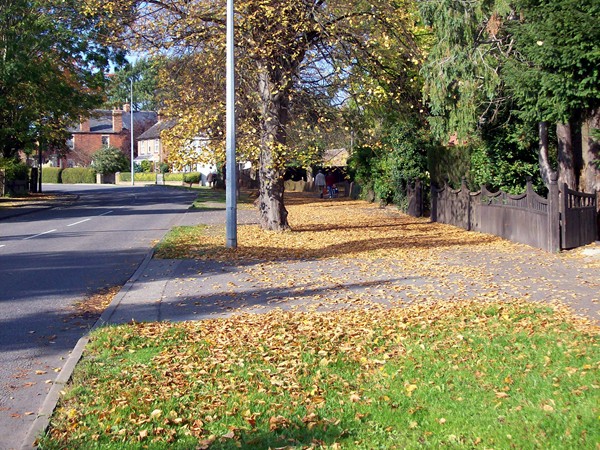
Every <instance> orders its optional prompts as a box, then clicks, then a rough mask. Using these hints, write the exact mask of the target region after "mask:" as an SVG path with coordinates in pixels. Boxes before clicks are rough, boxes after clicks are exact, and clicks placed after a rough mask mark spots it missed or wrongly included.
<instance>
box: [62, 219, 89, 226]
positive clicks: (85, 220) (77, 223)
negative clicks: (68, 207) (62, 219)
mask: <svg viewBox="0 0 600 450" xmlns="http://www.w3.org/2000/svg"><path fill="white" fill-rule="evenodd" d="M88 220H92V219H83V220H80V221H79V222H75V223H71V224H69V225H67V226H68V227H72V226H74V225H79V224H80V223H83V222H87V221H88Z"/></svg>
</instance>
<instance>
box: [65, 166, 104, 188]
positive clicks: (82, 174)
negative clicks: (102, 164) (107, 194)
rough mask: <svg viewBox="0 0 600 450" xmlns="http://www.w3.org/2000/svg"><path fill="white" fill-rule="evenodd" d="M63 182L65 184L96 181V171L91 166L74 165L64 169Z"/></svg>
mask: <svg viewBox="0 0 600 450" xmlns="http://www.w3.org/2000/svg"><path fill="white" fill-rule="evenodd" d="M62 182H63V183H64V184H78V183H87V184H93V183H96V172H95V171H94V169H92V168H89V167H73V168H71V169H64V170H63V171H62Z"/></svg>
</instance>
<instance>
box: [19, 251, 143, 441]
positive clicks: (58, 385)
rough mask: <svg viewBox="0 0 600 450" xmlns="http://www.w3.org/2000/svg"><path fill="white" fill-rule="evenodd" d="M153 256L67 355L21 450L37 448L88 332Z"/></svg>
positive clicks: (106, 315) (106, 320) (114, 305)
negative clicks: (37, 443) (37, 441)
mask: <svg viewBox="0 0 600 450" xmlns="http://www.w3.org/2000/svg"><path fill="white" fill-rule="evenodd" d="M153 256H154V249H150V251H149V252H148V253H147V254H146V257H145V258H144V260H143V261H142V262H141V263H140V265H139V266H138V268H137V269H136V271H135V272H134V273H133V275H132V276H131V277H130V278H129V280H127V282H126V283H125V284H124V285H123V287H122V288H121V289H120V290H119V292H118V293H117V295H115V296H114V297H113V299H112V301H111V302H110V305H108V307H107V308H106V309H105V310H104V312H103V313H102V315H101V316H100V318H99V319H98V320H97V321H96V323H94V325H93V326H92V328H91V329H90V330H89V331H88V332H87V333H86V334H85V335H84V336H82V337H81V338H80V339H79V340H78V341H77V344H76V345H75V347H74V348H73V351H71V353H70V354H69V358H68V359H67V362H66V363H65V365H64V366H63V367H62V369H61V371H60V373H59V374H58V376H57V377H56V380H55V381H54V383H53V384H52V387H51V388H50V391H49V392H48V394H47V395H46V398H45V400H44V403H43V404H42V407H41V408H40V410H39V411H38V413H37V416H36V418H35V420H34V421H33V423H32V424H31V426H30V427H29V430H28V431H27V434H26V435H25V439H24V440H23V443H22V444H21V450H31V449H35V448H37V446H36V444H35V442H36V440H37V439H38V438H39V437H40V436H41V435H42V433H43V432H44V431H46V429H47V428H48V425H49V424H50V417H51V416H52V413H53V411H54V409H55V408H56V405H57V403H58V399H59V398H60V395H61V392H62V390H63V389H64V387H65V386H66V384H67V383H68V382H69V380H70V379H71V376H72V375H73V370H74V369H75V366H76V365H77V363H78V362H79V360H80V359H81V357H82V355H83V352H84V350H85V346H86V345H87V343H88V342H89V340H90V338H89V334H90V332H92V331H93V330H95V329H96V328H99V327H101V326H104V325H106V324H107V323H109V321H110V318H111V317H112V315H113V314H114V312H115V311H116V309H117V307H118V306H119V304H120V303H121V301H122V300H123V298H125V296H126V295H127V293H128V292H129V290H131V288H132V287H133V285H134V283H135V282H136V281H137V280H138V279H139V278H140V276H141V275H142V273H143V272H144V271H145V270H146V267H147V266H148V264H149V263H150V261H151V260H152V257H153Z"/></svg>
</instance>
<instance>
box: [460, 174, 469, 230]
mask: <svg viewBox="0 0 600 450" xmlns="http://www.w3.org/2000/svg"><path fill="white" fill-rule="evenodd" d="M460 195H461V196H462V198H463V199H464V202H465V209H466V210H467V222H466V224H465V225H466V227H465V230H467V231H471V191H469V186H467V178H466V177H463V178H462V181H461V183H460Z"/></svg>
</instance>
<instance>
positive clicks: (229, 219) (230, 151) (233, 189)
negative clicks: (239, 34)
mask: <svg viewBox="0 0 600 450" xmlns="http://www.w3.org/2000/svg"><path fill="white" fill-rule="evenodd" d="M233 51H234V42H233V0H227V63H226V65H225V69H226V72H227V80H226V81H227V93H226V97H227V98H226V121H227V126H226V142H225V145H226V159H227V162H226V166H225V167H226V171H225V176H226V183H225V204H226V210H227V216H226V222H225V227H226V246H227V247H228V248H236V247H237V198H236V194H237V170H236V161H235V68H234V64H235V59H234V53H233Z"/></svg>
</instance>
